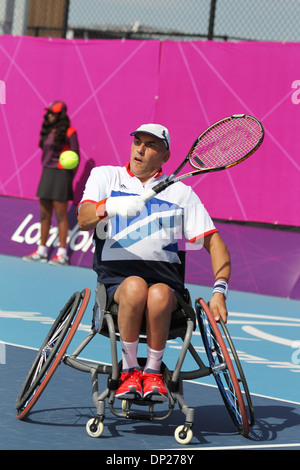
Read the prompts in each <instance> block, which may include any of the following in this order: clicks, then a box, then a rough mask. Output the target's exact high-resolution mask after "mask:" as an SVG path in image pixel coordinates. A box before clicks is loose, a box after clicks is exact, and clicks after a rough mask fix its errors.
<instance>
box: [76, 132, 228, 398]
mask: <svg viewBox="0 0 300 470" xmlns="http://www.w3.org/2000/svg"><path fill="white" fill-rule="evenodd" d="M131 135H132V136H133V142H132V145H131V155H130V161H129V162H128V163H127V164H126V165H125V166H124V167H117V166H116V167H114V166H101V167H96V168H94V169H93V170H92V172H91V174H90V177H89V179H88V181H87V183H86V187H85V190H84V194H83V197H82V200H81V202H80V203H79V205H78V224H79V228H80V229H81V230H91V229H95V254H94V270H95V271H96V273H97V277H98V281H99V282H101V283H103V284H105V286H106V288H107V292H108V295H109V296H112V295H113V296H114V300H115V302H116V303H117V304H118V305H119V310H118V328H119V331H120V336H121V348H122V372H121V381H120V386H119V389H118V390H117V393H116V397H118V398H121V399H127V398H128V399H147V400H153V401H158V402H160V401H161V402H162V401H166V400H168V392H167V390H166V387H165V384H164V382H163V377H162V374H161V370H160V369H161V362H162V358H163V355H164V351H165V346H166V340H167V337H168V331H169V327H170V321H171V316H172V312H173V311H174V310H176V308H177V306H178V299H181V298H182V296H183V290H184V285H183V281H182V278H181V276H180V272H179V270H180V260H179V257H178V246H177V239H178V234H182V235H183V236H184V237H185V238H187V239H188V240H189V241H190V242H192V243H195V244H202V245H204V247H205V248H206V250H207V251H208V253H209V254H210V256H211V261H212V270H213V273H214V276H215V281H216V282H215V286H214V289H213V292H212V298H211V301H210V307H211V309H212V312H213V314H214V316H215V318H216V319H217V320H218V319H219V318H220V316H221V317H222V319H223V320H224V321H225V322H226V318H227V308H226V302H225V299H226V296H227V289H228V281H229V277H230V269H231V268H230V256H229V252H228V249H227V247H226V245H225V243H224V241H223V240H222V238H221V236H220V235H219V233H218V230H217V229H216V227H215V226H214V223H213V221H212V220H211V218H210V216H209V215H208V213H207V211H206V209H205V208H204V206H203V204H202V203H201V201H200V199H199V198H198V196H197V195H196V194H195V192H194V191H193V190H192V189H191V187H190V186H187V185H185V184H183V183H182V182H177V183H175V184H173V185H171V186H169V187H168V188H166V189H165V190H164V191H162V192H161V193H159V194H158V195H157V196H156V197H154V198H153V199H151V200H150V201H148V202H147V203H146V204H145V203H144V202H143V200H142V199H141V197H140V196H141V195H142V194H143V193H144V192H145V191H147V190H149V188H151V187H153V186H154V185H155V184H157V183H158V182H160V181H163V180H164V179H165V178H166V175H165V174H164V173H163V170H162V166H163V164H164V163H166V162H167V161H168V159H169V158H170V136H169V132H168V129H167V128H166V127H164V126H162V125H159V124H144V125H142V126H140V127H139V128H138V129H137V130H136V131H134V132H133V133H132V134H131ZM144 316H145V319H146V331H147V362H146V365H145V367H144V370H143V371H141V369H140V367H139V365H138V361H137V348H138V342H139V333H140V329H141V324H142V320H143V317H144Z"/></svg>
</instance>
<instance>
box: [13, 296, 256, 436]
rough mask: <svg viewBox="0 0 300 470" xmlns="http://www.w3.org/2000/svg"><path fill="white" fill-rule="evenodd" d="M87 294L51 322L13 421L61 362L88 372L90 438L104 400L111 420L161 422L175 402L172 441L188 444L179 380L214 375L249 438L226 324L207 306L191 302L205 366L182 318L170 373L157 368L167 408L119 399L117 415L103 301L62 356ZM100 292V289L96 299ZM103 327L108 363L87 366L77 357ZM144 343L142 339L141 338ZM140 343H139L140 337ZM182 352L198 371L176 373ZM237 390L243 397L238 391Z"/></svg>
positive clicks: (188, 417) (111, 329) (190, 324)
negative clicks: (178, 415) (177, 412)
mask: <svg viewBox="0 0 300 470" xmlns="http://www.w3.org/2000/svg"><path fill="white" fill-rule="evenodd" d="M90 294H91V292H90V289H88V288H86V289H84V290H83V291H82V292H75V293H74V294H73V295H72V296H71V298H70V299H69V300H68V302H67V303H66V304H65V306H64V307H63V309H62V310H61V311H60V313H59V315H58V317H57V319H56V320H55V321H54V323H53V325H52V327H51V328H50V331H49V333H48V334H47V336H46V338H45V340H44V342H43V344H42V346H41V348H40V350H39V352H38V354H37V356H36V358H35V360H34V361H33V363H32V366H31V368H30V370H29V372H28V374H27V376H26V379H25V381H24V383H23V386H22V387H21V390H20V392H19V395H18V397H17V400H16V404H15V408H16V409H17V417H18V419H24V418H25V417H26V416H27V414H28V413H29V412H30V410H31V409H32V407H33V406H34V405H35V403H36V402H37V400H38V399H39V397H40V396H41V394H42V392H43V391H44V389H45V387H46V385H47V384H48V382H49V380H50V379H51V377H52V376H53V374H54V372H55V370H56V368H57V367H58V365H59V364H60V363H62V362H63V363H64V364H65V365H67V366H70V367H72V368H75V369H77V370H79V371H82V372H88V373H90V374H91V379H92V399H93V402H94V405H95V407H96V416H95V417H94V418H91V419H90V420H89V421H88V422H87V424H86V431H87V433H88V434H89V436H91V437H100V436H101V434H102V433H103V430H104V424H103V421H104V419H105V404H106V400H107V401H108V406H109V409H110V411H111V413H112V414H113V415H115V416H116V417H119V418H125V419H140V420H150V421H162V420H164V419H166V418H168V417H169V416H170V415H171V414H172V412H173V410H174V408H175V405H176V403H178V405H179V408H180V409H181V411H182V412H183V414H184V415H185V422H184V424H183V425H180V426H178V427H177V428H176V430H175V433H174V435H175V439H176V441H177V442H178V443H180V444H189V443H190V442H191V440H192V438H193V432H192V427H193V423H194V408H192V407H189V406H188V405H187V403H186V402H185V399H184V397H183V380H194V379H197V378H202V377H207V376H209V375H213V376H214V378H215V380H216V383H217V386H218V388H219V391H220V393H221V396H222V399H223V401H224V404H225V406H226V408H227V410H228V412H229V415H230V417H231V419H232V421H233V423H234V425H235V426H236V428H237V430H238V432H239V433H240V434H242V435H243V436H247V435H248V433H249V427H250V426H253V424H254V409H253V405H252V401H251V396H250V393H249V389H248V386H247V382H246V379H245V376H244V373H243V370H242V367H241V364H240V361H239V358H238V355H237V352H236V350H235V348H234V345H233V342H232V340H231V337H230V335H229V332H228V329H227V327H226V325H225V324H224V323H223V321H222V320H220V327H221V328H219V326H218V324H217V323H216V321H215V320H214V317H213V315H212V313H211V312H210V309H209V307H208V305H207V304H206V302H205V301H204V300H203V299H202V298H197V299H196V302H195V313H196V318H197V321H198V325H199V329H200V333H201V337H202V341H203V344H204V348H205V351H206V356H207V359H208V363H209V365H208V366H207V365H205V364H204V362H203V361H202V359H201V358H200V356H199V354H198V353H197V351H196V350H195V348H194V347H193V345H192V344H191V339H192V335H193V331H194V329H195V324H194V321H193V319H191V318H187V319H186V327H185V328H184V329H182V326H181V328H180V329H181V331H180V334H179V335H178V331H177V332H175V333H174V331H171V337H172V338H175V337H178V336H180V337H181V339H182V349H181V351H180V353H179V356H178V359H177V363H176V365H175V368H174V370H173V371H170V370H169V369H168V368H167V366H166V365H165V364H164V363H163V364H162V374H163V377H164V380H165V383H166V386H167V388H168V390H169V407H168V410H167V411H165V412H164V413H163V414H156V413H155V411H154V407H155V406H156V405H157V403H155V402H150V401H148V402H147V401H144V400H139V401H137V400H123V401H122V411H119V410H117V409H116V408H115V407H114V400H115V393H116V390H117V388H118V385H119V370H120V363H119V362H118V354H117V337H116V328H115V322H114V319H113V315H112V313H111V312H110V311H109V310H106V302H105V303H103V300H102V301H101V302H102V304H101V302H98V303H97V302H96V303H95V307H94V315H93V326H92V329H91V332H90V333H89V334H88V335H87V336H86V337H85V339H84V340H83V341H82V342H81V344H80V345H79V346H78V347H77V348H76V349H75V351H74V352H73V353H72V354H71V355H66V351H67V348H68V346H69V345H70V342H71V340H72V339H73V337H74V334H75V332H76V330H77V328H78V326H79V324H80V321H81V319H82V317H83V315H84V312H85V310H86V307H87V305H88V302H89V299H90ZM103 294H104V292H103V291H102V294H101V295H103ZM101 295H100V297H101ZM96 299H97V295H96ZM102 299H103V297H102ZM101 305H102V306H101ZM103 305H104V307H103ZM99 307H100V310H99V311H100V317H99V322H98V324H97V327H96V326H95V322H94V320H95V312H96V310H97V308H99ZM103 325H106V327H107V332H108V333H107V334H106V336H108V337H109V339H110V345H111V362H112V363H111V365H105V364H101V363H99V364H91V363H88V362H86V361H83V360H81V359H80V358H78V356H79V355H80V353H81V352H82V351H83V350H84V348H85V347H86V346H87V345H88V344H89V343H90V341H91V340H92V339H93V338H94V336H95V335H97V334H98V333H99V332H101V331H102V330H103ZM174 335H175V336H174ZM223 335H224V338H223ZM145 341H146V339H144V342H145ZM141 342H143V340H142V339H141ZM226 343H227V346H226ZM187 352H189V353H190V354H191V355H192V357H193V359H194V360H195V362H196V365H197V368H196V369H195V370H191V371H181V368H182V365H183V363H184V359H185V357H186V354H187ZM138 360H139V363H140V365H141V367H143V366H144V365H145V359H141V358H139V359H138ZM99 374H105V375H108V380H107V387H106V389H105V390H104V391H103V392H102V393H99V386H98V376H99ZM241 387H242V388H241ZM242 390H243V392H244V393H242ZM244 398H245V401H244ZM245 402H246V405H245ZM133 405H143V406H144V407H145V406H147V407H148V413H145V412H143V413H141V412H136V411H132V410H131V408H132V406H133Z"/></svg>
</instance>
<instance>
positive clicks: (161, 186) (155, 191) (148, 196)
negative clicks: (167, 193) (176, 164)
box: [141, 180, 171, 203]
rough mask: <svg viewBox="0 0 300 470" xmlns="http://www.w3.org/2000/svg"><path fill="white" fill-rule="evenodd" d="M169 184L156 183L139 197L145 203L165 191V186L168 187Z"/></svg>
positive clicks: (166, 182) (165, 182)
mask: <svg viewBox="0 0 300 470" xmlns="http://www.w3.org/2000/svg"><path fill="white" fill-rule="evenodd" d="M170 184H171V182H169V181H166V180H165V181H161V182H160V183H158V184H157V185H156V186H154V188H151V189H149V190H148V191H146V192H145V193H144V194H142V195H141V199H142V200H143V201H144V202H145V203H146V202H147V201H150V199H152V198H153V197H154V196H155V195H156V194H158V193H160V192H161V191H163V190H164V189H166V187H167V186H169V185H170Z"/></svg>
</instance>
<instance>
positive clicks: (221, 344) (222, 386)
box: [196, 298, 254, 436]
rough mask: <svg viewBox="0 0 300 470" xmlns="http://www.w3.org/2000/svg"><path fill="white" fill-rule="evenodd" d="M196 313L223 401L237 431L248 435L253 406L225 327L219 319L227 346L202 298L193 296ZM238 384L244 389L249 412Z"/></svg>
mask: <svg viewBox="0 0 300 470" xmlns="http://www.w3.org/2000/svg"><path fill="white" fill-rule="evenodd" d="M196 313H197V318H198V323H199V328H200V332H201V336H202V340H203V344H204V348H205V351H206V355H207V357H208V360H209V364H210V367H211V371H212V374H213V376H214V378H215V380H216V383H217V386H218V388H219V391H220V393H221V396H222V399H223V401H224V404H225V406H226V408H227V410H228V413H229V415H230V417H231V419H232V421H233V423H234V424H235V426H236V427H237V429H238V431H239V433H240V434H242V435H243V436H247V435H248V433H249V426H252V425H253V424H254V412H253V406H252V401H251V397H250V393H249V390H248V386H247V383H246V380H245V376H244V373H243V371H242V367H241V364H240V361H239V358H238V355H237V353H236V350H235V348H234V346H233V343H232V340H231V338H230V335H229V333H228V330H227V328H226V326H225V324H224V322H223V321H222V320H221V321H220V324H221V328H222V330H223V332H224V335H225V338H226V340H227V342H228V348H227V347H226V344H225V341H224V339H223V336H222V334H221V331H220V329H219V327H218V324H217V322H216V321H215V319H214V317H213V314H212V313H211V311H210V309H209V307H208V305H207V304H206V302H205V301H204V300H203V299H200V298H198V299H196ZM229 351H230V352H229ZM231 357H232V359H233V360H231ZM241 386H242V388H243V389H244V392H245V393H244V395H245V398H246V401H247V404H248V412H247V409H246V406H245V402H244V399H243V394H242V391H241Z"/></svg>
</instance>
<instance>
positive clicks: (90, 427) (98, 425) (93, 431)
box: [85, 418, 104, 437]
mask: <svg viewBox="0 0 300 470" xmlns="http://www.w3.org/2000/svg"><path fill="white" fill-rule="evenodd" d="M85 428H86V432H87V433H88V435H89V436H91V437H100V436H101V434H102V433H103V430H104V424H103V423H102V421H98V420H97V419H95V418H92V419H89V420H88V422H87V423H86V427H85Z"/></svg>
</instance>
